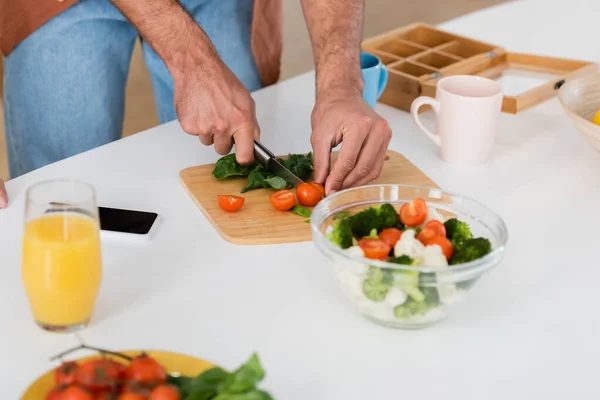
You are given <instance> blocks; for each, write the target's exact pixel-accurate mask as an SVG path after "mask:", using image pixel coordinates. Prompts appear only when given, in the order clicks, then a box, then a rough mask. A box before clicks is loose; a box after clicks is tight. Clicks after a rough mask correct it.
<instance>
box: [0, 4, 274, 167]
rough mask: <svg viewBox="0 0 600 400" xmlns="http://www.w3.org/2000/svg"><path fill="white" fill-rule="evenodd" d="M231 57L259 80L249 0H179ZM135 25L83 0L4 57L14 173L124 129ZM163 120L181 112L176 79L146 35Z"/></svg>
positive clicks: (251, 84)
mask: <svg viewBox="0 0 600 400" xmlns="http://www.w3.org/2000/svg"><path fill="white" fill-rule="evenodd" d="M181 4H182V5H183V6H184V7H185V8H186V9H187V10H188V12H189V13H190V14H191V15H192V16H193V17H194V19H195V20H196V21H197V22H198V23H199V25H200V26H201V27H202V28H203V29H204V31H205V32H206V33H207V34H208V36H209V37H210V39H211V41H212V42H213V44H214V45H215V47H216V49H217V51H218V52H219V55H220V56H221V58H222V59H223V61H224V62H225V63H226V65H227V66H228V67H229V68H230V69H231V70H232V71H233V72H234V73H235V74H236V76H237V77H238V78H239V79H240V80H241V81H242V83H244V85H245V86H246V87H247V88H248V90H250V91H253V90H256V89H259V88H260V87H261V86H262V83H261V81H260V77H259V74H258V70H257V67H256V64H255V62H254V58H253V56H252V52H251V48H250V31H251V23H252V6H253V1H252V0H182V1H181ZM137 37H138V33H137V32H136V30H135V29H134V27H133V26H132V25H131V24H130V23H129V21H128V20H127V19H126V18H125V17H124V16H123V15H122V14H121V13H120V12H119V11H118V10H117V9H116V8H115V7H114V6H113V5H112V4H111V3H110V2H109V0H80V1H79V2H78V3H76V4H75V5H74V6H72V7H71V8H69V9H68V10H66V11H65V12H64V13H62V14H60V15H58V16H57V17H55V18H53V19H52V20H50V21H49V22H48V23H46V24H45V25H43V26H42V27H41V28H40V29H38V30H37V31H36V32H34V33H33V34H32V35H30V36H29V37H28V38H27V39H25V40H24V41H23V42H22V43H21V44H19V46H17V47H16V48H15V49H14V50H13V52H12V53H11V54H10V55H9V56H8V57H7V58H5V60H4V113H5V125H6V138H7V145H8V157H9V167H10V174H11V176H12V177H13V178H15V177H17V176H19V175H22V174H25V173H27V172H29V171H31V170H34V169H36V168H40V167H42V166H44V165H47V164H50V163H52V162H55V161H58V160H61V159H63V158H66V157H70V156H73V155H75V154H78V153H80V152H83V151H86V150H90V149H93V148H95V147H97V146H101V145H103V144H106V143H109V142H111V141H113V140H117V139H119V138H120V137H121V133H122V127H123V114H124V107H125V83H126V80H127V74H128V71H129V63H130V61H131V54H132V52H133V47H134V44H135V41H136V38H137ZM142 46H143V52H144V58H145V61H146V64H147V66H148V69H149V71H150V75H151V78H152V85H153V88H154V96H155V101H156V108H157V110H158V116H159V119H160V122H161V123H164V122H167V121H171V120H174V119H176V118H177V116H176V114H175V108H174V104H173V79H172V78H171V75H170V74H169V71H168V70H167V68H166V66H165V65H164V63H163V62H162V60H161V59H160V58H159V57H158V56H157V54H156V53H155V52H154V51H153V50H152V49H151V48H150V46H149V45H148V44H147V43H145V42H142Z"/></svg>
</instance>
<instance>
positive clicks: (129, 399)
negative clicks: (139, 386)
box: [117, 392, 148, 400]
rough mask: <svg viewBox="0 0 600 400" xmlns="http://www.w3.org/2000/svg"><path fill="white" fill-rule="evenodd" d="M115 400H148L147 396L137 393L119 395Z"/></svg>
mask: <svg viewBox="0 0 600 400" xmlns="http://www.w3.org/2000/svg"><path fill="white" fill-rule="evenodd" d="M117 400H148V396H144V395H143V394H139V393H132V392H129V393H121V394H120V395H119V397H117Z"/></svg>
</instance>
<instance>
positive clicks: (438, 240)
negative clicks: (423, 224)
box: [423, 236, 454, 260]
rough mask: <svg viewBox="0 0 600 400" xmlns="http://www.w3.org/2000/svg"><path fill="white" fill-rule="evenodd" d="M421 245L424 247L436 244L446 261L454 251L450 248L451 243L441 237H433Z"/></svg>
mask: <svg viewBox="0 0 600 400" xmlns="http://www.w3.org/2000/svg"><path fill="white" fill-rule="evenodd" d="M423 244H424V245H425V246H433V245H436V244H437V245H438V246H440V247H441V248H442V252H443V253H444V256H446V259H447V260H449V259H450V257H452V252H453V251H454V249H453V248H452V243H451V242H450V241H449V240H448V239H447V238H445V237H443V236H434V237H432V238H429V239H428V240H427V241H426V242H425V243H423Z"/></svg>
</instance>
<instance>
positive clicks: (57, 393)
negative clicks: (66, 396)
mask: <svg viewBox="0 0 600 400" xmlns="http://www.w3.org/2000/svg"><path fill="white" fill-rule="evenodd" d="M64 390H65V387H64V386H57V387H55V388H54V389H52V390H51V391H49V392H48V394H46V400H60V399H62V394H63V392H64Z"/></svg>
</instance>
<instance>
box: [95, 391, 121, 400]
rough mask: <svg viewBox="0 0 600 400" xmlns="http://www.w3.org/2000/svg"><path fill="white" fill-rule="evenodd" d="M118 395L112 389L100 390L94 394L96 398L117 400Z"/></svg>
mask: <svg viewBox="0 0 600 400" xmlns="http://www.w3.org/2000/svg"><path fill="white" fill-rule="evenodd" d="M116 398H117V395H116V394H114V392H112V391H108V392H99V393H96V395H95V396H94V400H115V399H116Z"/></svg>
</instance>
